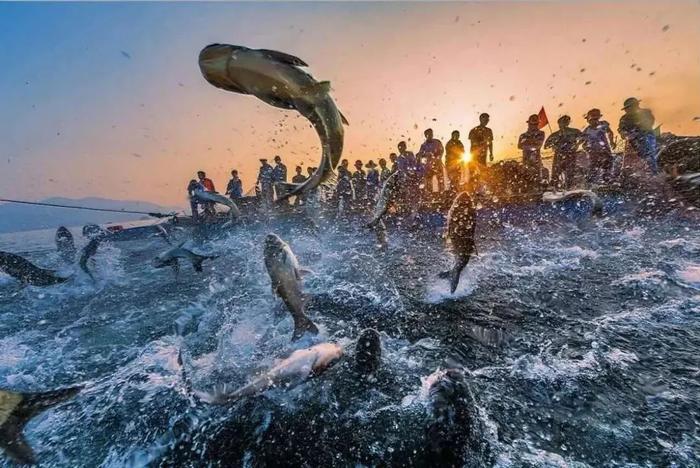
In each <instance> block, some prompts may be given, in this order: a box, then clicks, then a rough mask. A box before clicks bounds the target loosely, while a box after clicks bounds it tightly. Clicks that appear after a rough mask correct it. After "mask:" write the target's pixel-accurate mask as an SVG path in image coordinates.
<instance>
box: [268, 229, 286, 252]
mask: <svg viewBox="0 0 700 468" xmlns="http://www.w3.org/2000/svg"><path fill="white" fill-rule="evenodd" d="M286 247H287V244H286V242H284V241H283V240H282V239H280V237H279V236H278V235H277V234H273V233H270V234H268V235H267V236H266V237H265V257H270V256H275V255H279V254H280V253H281V252H282V251H283V250H284V249H285V248H286Z"/></svg>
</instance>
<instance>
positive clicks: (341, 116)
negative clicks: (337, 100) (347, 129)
mask: <svg viewBox="0 0 700 468" xmlns="http://www.w3.org/2000/svg"><path fill="white" fill-rule="evenodd" d="M338 114H340V120H341V121H342V122H343V124H345V125H350V122H348V119H346V118H345V116H344V115H343V113H342V112H340V111H338Z"/></svg>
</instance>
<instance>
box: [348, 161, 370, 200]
mask: <svg viewBox="0 0 700 468" xmlns="http://www.w3.org/2000/svg"><path fill="white" fill-rule="evenodd" d="M352 186H353V188H354V189H355V208H357V209H361V208H364V207H365V204H366V203H367V173H366V172H365V171H364V170H363V169H362V161H360V160H359V159H358V160H357V161H355V172H353V173H352Z"/></svg>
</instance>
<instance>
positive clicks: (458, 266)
mask: <svg viewBox="0 0 700 468" xmlns="http://www.w3.org/2000/svg"><path fill="white" fill-rule="evenodd" d="M467 263H469V255H467V256H460V257H458V258H457V261H456V262H455V266H454V268H452V271H451V272H450V293H451V294H454V293H455V291H456V290H457V286H459V277H460V276H461V275H462V270H464V267H466V266H467Z"/></svg>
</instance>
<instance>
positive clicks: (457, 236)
mask: <svg viewBox="0 0 700 468" xmlns="http://www.w3.org/2000/svg"><path fill="white" fill-rule="evenodd" d="M475 228H476V208H475V207H474V203H473V202H472V199H471V197H470V196H469V194H468V193H467V192H462V193H460V194H459V195H457V197H456V198H455V199H454V202H452V206H451V207H450V211H449V212H448V213H447V230H446V236H447V239H448V240H449V241H450V245H451V248H452V254H453V255H454V257H455V264H454V266H453V267H452V269H451V270H448V271H446V272H444V273H441V274H440V276H441V277H443V278H449V279H450V292H451V293H452V294H454V292H455V291H456V290H457V286H458V285H459V277H460V275H461V274H462V270H464V267H466V266H467V263H469V259H470V258H471V255H472V254H473V253H474V252H475V251H476V247H475V245H474V230H475Z"/></svg>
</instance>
